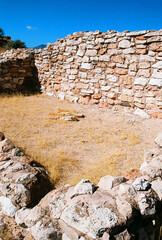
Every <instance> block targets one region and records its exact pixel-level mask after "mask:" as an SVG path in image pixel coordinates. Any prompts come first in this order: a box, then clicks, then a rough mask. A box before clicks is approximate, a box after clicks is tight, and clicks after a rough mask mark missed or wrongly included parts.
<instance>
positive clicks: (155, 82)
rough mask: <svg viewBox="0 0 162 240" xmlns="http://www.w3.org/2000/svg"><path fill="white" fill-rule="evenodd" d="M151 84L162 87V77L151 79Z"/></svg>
mask: <svg viewBox="0 0 162 240" xmlns="http://www.w3.org/2000/svg"><path fill="white" fill-rule="evenodd" d="M149 84H150V85H152V86H158V87H162V79H158V78H151V79H150V81H149Z"/></svg>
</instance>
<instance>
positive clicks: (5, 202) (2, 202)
mask: <svg viewBox="0 0 162 240" xmlns="http://www.w3.org/2000/svg"><path fill="white" fill-rule="evenodd" d="M0 208H1V211H2V213H3V214H5V215H7V216H8V217H13V216H14V215H15V213H16V211H17V208H16V207H15V206H14V205H13V204H12V202H11V200H10V199H9V198H7V197H4V196H1V197H0Z"/></svg>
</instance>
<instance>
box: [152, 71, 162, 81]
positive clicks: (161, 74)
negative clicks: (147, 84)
mask: <svg viewBox="0 0 162 240" xmlns="http://www.w3.org/2000/svg"><path fill="white" fill-rule="evenodd" d="M152 77H153V78H160V79H162V72H161V71H159V70H157V69H155V70H154V71H153V74H152Z"/></svg>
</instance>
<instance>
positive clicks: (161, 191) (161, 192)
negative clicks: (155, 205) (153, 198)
mask: <svg viewBox="0 0 162 240" xmlns="http://www.w3.org/2000/svg"><path fill="white" fill-rule="evenodd" d="M151 187H152V189H153V190H154V191H155V192H156V193H157V194H158V197H159V198H160V200H162V180H161V179H160V178H158V179H156V180H155V181H152V182H151Z"/></svg>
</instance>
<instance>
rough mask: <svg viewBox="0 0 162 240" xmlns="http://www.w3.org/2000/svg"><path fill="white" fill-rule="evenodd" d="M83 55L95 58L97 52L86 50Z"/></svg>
mask: <svg viewBox="0 0 162 240" xmlns="http://www.w3.org/2000/svg"><path fill="white" fill-rule="evenodd" d="M85 55H86V56H89V57H95V56H96V55H97V50H87V51H86V53H85Z"/></svg>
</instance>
